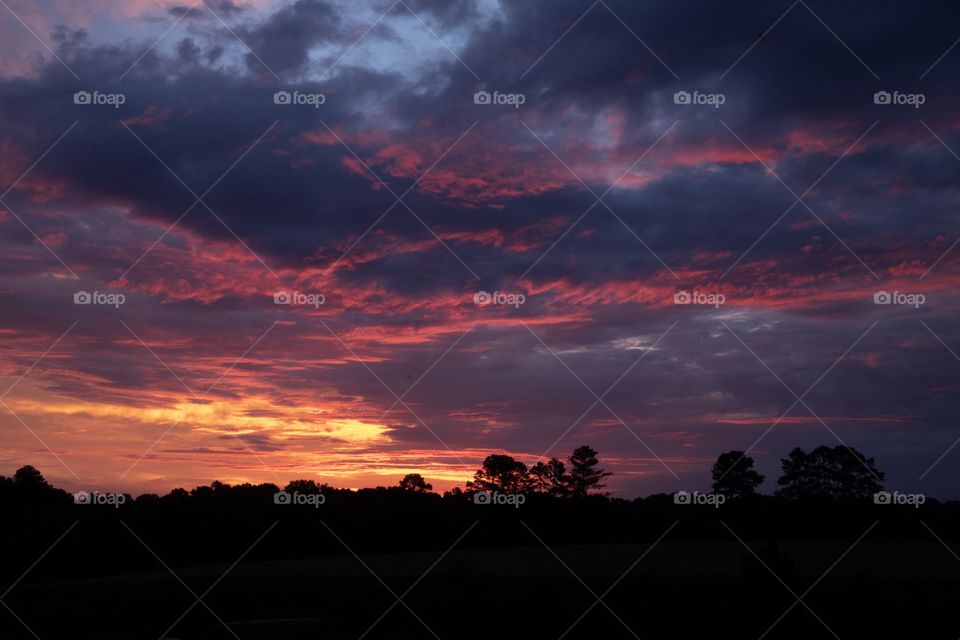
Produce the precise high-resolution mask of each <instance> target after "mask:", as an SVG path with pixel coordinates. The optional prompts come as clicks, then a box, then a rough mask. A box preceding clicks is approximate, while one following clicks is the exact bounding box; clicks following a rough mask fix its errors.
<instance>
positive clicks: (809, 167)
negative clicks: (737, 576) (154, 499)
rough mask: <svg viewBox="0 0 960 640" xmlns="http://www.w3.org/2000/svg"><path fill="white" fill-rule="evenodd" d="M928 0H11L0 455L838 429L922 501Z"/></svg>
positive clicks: (251, 470) (323, 452) (529, 446)
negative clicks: (866, 0) (906, 0)
mask: <svg viewBox="0 0 960 640" xmlns="http://www.w3.org/2000/svg"><path fill="white" fill-rule="evenodd" d="M956 17H957V11H956V9H954V8H952V7H950V6H948V5H943V4H941V3H926V2H919V3H913V4H912V5H911V6H910V7H904V6H902V4H899V3H898V4H894V3H892V2H883V3H878V4H874V5H871V7H870V8H869V10H867V9H864V8H862V7H858V6H856V5H855V4H854V3H840V4H836V3H833V4H830V3H820V2H808V3H803V2H801V3H796V4H790V3H764V2H752V3H747V4H744V3H737V4H736V6H734V5H733V4H730V3H711V4H705V5H702V6H698V7H692V6H687V5H679V4H677V3H670V2H645V3H636V2H626V1H620V2H618V1H613V0H611V1H608V2H601V3H597V4H593V5H591V4H590V3H584V2H580V1H573V0H569V1H566V0H563V1H551V2H521V3H508V2H496V1H495V0H489V1H482V0H476V1H471V2H461V3H448V2H439V1H434V0H419V1H416V2H415V1H412V0H406V1H401V2H398V3H393V2H387V1H384V2H377V1H371V2H367V3H360V4H359V5H358V4H357V3H354V2H349V3H348V2H345V1H334V0H330V1H327V2H322V1H315V2H312V1H308V0H298V1H295V2H277V3H274V2H253V3H235V2H210V3H207V4H198V5H195V6H191V5H190V4H189V3H182V2H168V3H134V4H129V3H128V4H125V5H124V8H123V9H122V10H121V9H118V8H116V7H113V6H112V5H110V6H107V5H105V4H103V3H89V4H88V5H86V8H85V9H83V10H81V9H77V8H76V7H72V6H71V7H67V6H66V5H64V4H63V3H57V2H46V3H34V4H30V5H28V4H25V3H11V4H10V11H8V12H7V17H5V18H3V20H2V21H0V33H2V34H3V41H4V42H8V43H15V46H16V51H14V50H13V49H11V50H10V51H6V49H4V53H3V64H2V65H0V73H2V76H0V182H2V183H3V186H0V194H2V197H0V200H2V202H3V206H2V207H0V266H2V268H0V338H2V342H0V366H2V374H3V375H4V376H5V380H6V381H7V384H6V385H5V386H4V387H3V388H2V389H0V400H2V402H3V405H5V406H0V409H2V412H3V413H2V415H0V426H2V428H3V429H4V438H3V441H2V447H0V461H3V462H4V464H5V466H6V467H14V466H18V465H20V464H26V463H31V464H35V465H37V466H40V467H42V468H43V469H44V471H45V472H46V473H47V474H48V475H49V476H50V477H52V478H55V479H57V480H58V481H61V483H62V484H65V485H70V484H73V485H76V486H78V487H82V486H86V485H90V484H100V485H109V486H117V485H122V486H125V487H129V488H131V490H134V491H136V490H143V489H147V488H151V489H164V488H169V486H170V485H172V484H181V483H182V484H196V483H203V482H208V481H210V480H212V479H222V480H241V479H260V480H271V481H280V480H283V481H286V480H288V479H290V478H293V477H304V476H310V477H313V476H320V477H321V478H322V479H324V480H326V481H328V482H331V483H334V484H342V485H344V486H364V485H370V484H377V483H392V482H394V481H395V480H396V479H397V478H398V477H399V476H401V475H402V474H403V473H406V472H408V471H413V470H417V471H421V472H423V473H424V475H426V476H428V477H429V478H430V479H431V480H434V481H435V484H436V485H437V486H438V487H448V486H451V485H453V484H457V483H460V482H462V481H463V480H465V479H467V477H468V476H469V475H470V472H471V470H472V469H473V468H475V467H476V466H477V465H478V464H479V462H480V461H481V460H482V458H483V457H484V456H485V455H488V454H489V453H491V452H508V453H510V454H511V455H515V456H517V457H519V458H521V459H523V460H525V461H527V462H531V461H534V460H536V459H537V458H538V457H539V456H544V455H546V456H549V455H562V454H565V453H566V452H568V451H569V450H571V449H572V448H573V447H575V446H577V445H579V444H582V443H590V444H591V445H593V446H594V447H595V448H597V449H598V450H600V452H601V454H602V457H603V459H604V462H605V463H606V464H607V465H608V466H609V467H610V468H611V469H612V470H613V471H615V473H616V475H615V476H614V478H613V479H612V480H611V488H612V489H613V490H614V491H615V492H617V493H618V494H622V495H636V494H640V493H647V492H652V491H657V490H664V491H667V490H675V489H678V488H682V487H694V486H703V485H704V484H705V482H706V479H707V477H708V474H709V468H710V465H711V464H712V461H713V459H714V458H715V457H716V455H717V454H719V453H721V452H722V451H725V450H729V449H751V451H752V455H754V456H755V457H756V458H757V459H758V466H759V467H760V468H761V470H762V471H763V472H764V473H767V474H768V476H771V477H775V475H776V472H777V465H778V460H779V458H780V457H781V456H784V455H785V454H786V453H787V451H789V449H790V448H792V447H794V446H805V447H806V446H813V445H815V444H821V443H826V444H834V443H836V441H837V440H840V441H842V442H844V443H846V444H849V445H850V446H855V447H857V448H858V449H860V450H863V451H866V452H868V453H869V454H870V455H873V456H875V457H876V458H877V460H878V461H879V463H880V465H881V467H882V468H885V469H886V470H887V471H888V476H889V479H890V482H891V484H892V485H896V487H897V488H899V489H902V490H912V489H915V488H922V490H924V491H926V492H929V493H931V494H940V495H944V496H953V497H955V490H954V489H952V487H953V486H955V483H954V482H953V481H954V480H955V478H954V477H953V475H955V474H953V472H952V471H951V468H952V466H953V465H951V463H950V460H951V458H952V457H953V456H954V455H960V454H957V453H956V452H955V451H951V446H952V445H953V444H954V442H955V440H956V438H957V437H960V433H958V432H957V428H956V424H955V421H954V420H953V414H954V413H955V412H954V411H953V408H954V407H955V406H956V405H955V402H956V399H957V393H958V390H960V385H958V383H957V382H956V379H957V378H956V376H958V375H960V362H958V358H957V356H956V353H955V352H956V350H957V349H958V348H960V327H958V326H957V323H956V320H955V318H956V312H957V303H956V299H955V295H954V292H955V291H956V287H957V284H958V281H960V277H958V264H960V250H956V251H955V250H954V244H955V243H956V242H957V239H958V237H960V225H958V221H960V219H958V215H957V213H958V212H957V202H958V200H957V196H958V182H957V180H956V176H957V172H958V170H960V157H958V156H957V151H956V150H960V120H958V119H957V116H956V111H955V109H954V108H953V107H954V105H955V104H956V102H957V98H958V95H957V93H958V89H957V88H956V86H955V83H953V82H951V80H952V78H953V77H954V76H955V75H956V71H957V66H958V64H960V62H958V56H960V54H958V53H957V50H954V49H953V48H952V45H953V44H954V43H955V40H956V37H957V34H956V33H955V32H954V31H953V27H952V25H955V24H956ZM20 20H22V21H23V23H21V21H20ZM24 23H25V24H26V25H27V26H29V27H30V29H32V30H33V31H34V32H35V35H36V37H34V35H33V34H31V32H30V30H29V29H27V28H26V27H25V25H24ZM38 38H39V40H38ZM40 40H42V43H41V42H40ZM5 47H6V45H5ZM47 47H49V50H48V48H47ZM78 292H86V293H88V294H89V297H84V296H83V295H82V294H81V296H80V297H79V298H78V299H77V300H76V302H79V303H83V302H86V301H87V300H89V301H90V302H91V304H76V303H75V295H76V294H78ZM882 292H887V294H888V295H886V296H885V295H884V294H883V293H882ZM487 294H489V295H487ZM875 298H876V300H875ZM478 302H480V303H486V302H490V303H489V304H478ZM688 302H689V303H690V304H680V303H688ZM8 387H9V388H10V390H9V391H8V392H4V391H3V389H7V388H8ZM945 452H947V453H946V457H943V458H941V456H943V455H944V453H945ZM771 481H772V480H771ZM771 481H768V485H769V483H770V482H771ZM770 486H772V485H770Z"/></svg>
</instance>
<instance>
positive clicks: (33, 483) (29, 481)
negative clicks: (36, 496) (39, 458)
mask: <svg viewBox="0 0 960 640" xmlns="http://www.w3.org/2000/svg"><path fill="white" fill-rule="evenodd" d="M13 486H14V487H16V488H17V489H18V490H21V491H48V490H50V489H52V488H53V487H51V486H50V483H49V482H47V480H46V478H44V477H43V474H42V473H40V471H38V470H37V469H36V468H35V467H31V466H30V465H26V466H23V467H20V468H19V469H17V470H16V472H15V473H14V474H13Z"/></svg>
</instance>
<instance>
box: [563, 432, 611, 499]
mask: <svg viewBox="0 0 960 640" xmlns="http://www.w3.org/2000/svg"><path fill="white" fill-rule="evenodd" d="M568 460H569V462H570V467H571V468H570V475H569V476H568V480H567V485H568V487H569V491H570V494H571V495H572V496H574V497H578V498H582V497H583V496H586V495H587V494H588V493H590V492H591V491H597V490H599V489H603V487H604V486H605V485H604V484H603V479H604V478H607V477H609V476H611V475H613V474H611V473H610V472H609V471H604V470H603V469H600V468H598V467H597V465H598V464H599V463H600V461H599V460H597V452H596V451H594V450H593V449H592V448H591V447H589V446H587V445H584V446H582V447H577V448H576V449H574V450H573V453H571V454H570V457H569V458H568Z"/></svg>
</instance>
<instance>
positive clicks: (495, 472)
mask: <svg viewBox="0 0 960 640" xmlns="http://www.w3.org/2000/svg"><path fill="white" fill-rule="evenodd" d="M780 463H781V470H782V474H781V476H780V478H779V479H778V480H777V485H778V489H777V490H776V491H775V493H774V495H775V496H776V497H778V498H782V499H785V500H817V499H832V500H837V501H854V500H864V499H869V498H871V497H872V496H873V495H874V494H876V493H877V492H880V491H882V490H883V480H884V473H883V472H882V471H880V470H879V469H878V468H877V465H876V461H875V460H874V459H873V458H872V457H867V456H865V455H864V454H862V453H860V452H859V451H857V450H856V449H853V448H850V447H846V446H835V447H827V446H820V447H816V448H815V449H813V450H812V451H809V452H807V451H804V450H803V449H800V448H795V449H793V450H792V451H791V452H790V453H789V455H788V456H787V457H786V458H784V459H782V460H781V461H780ZM611 475H612V473H610V472H609V471H606V470H604V469H603V468H601V467H600V460H599V454H598V453H597V451H596V450H594V449H593V448H592V447H590V446H587V445H584V446H581V447H577V448H576V449H575V450H574V451H573V452H572V453H571V454H570V455H569V456H568V457H567V458H566V460H560V459H558V458H551V459H550V460H548V461H546V462H544V461H539V462H536V463H534V464H532V465H531V466H529V467H528V466H527V465H526V464H524V463H523V462H521V461H519V460H516V459H514V458H513V457H512V456H509V455H505V454H492V455H489V456H487V457H486V458H485V459H484V461H483V464H482V466H481V467H480V469H477V471H476V472H475V473H474V474H473V479H472V480H470V481H469V482H467V483H466V488H465V489H461V488H460V487H455V488H453V489H452V490H449V491H446V492H444V493H443V494H442V497H443V498H444V499H452V500H458V499H465V498H469V497H470V496H471V495H472V494H474V493H477V492H480V491H486V492H497V493H505V494H528V495H529V494H534V495H537V496H541V497H543V498H545V499H547V498H554V499H562V500H569V499H583V498H586V497H588V496H591V497H593V498H595V499H596V498H599V499H608V497H609V496H608V494H607V493H605V492H604V491H603V489H604V488H605V486H606V485H605V482H604V481H605V480H606V479H607V478H608V477H610V476H611ZM712 479H713V484H712V489H713V491H714V492H715V493H719V494H723V495H724V496H726V497H727V498H729V499H750V498H754V497H756V496H758V495H759V492H758V489H759V487H760V485H761V484H762V483H763V481H764V479H765V477H764V476H763V475H762V474H760V473H759V472H757V471H756V469H755V468H754V460H753V458H751V457H750V456H748V455H746V453H745V452H743V451H737V450H734V451H728V452H726V453H722V454H720V456H719V457H718V458H717V461H716V462H715V463H714V465H713V468H712ZM279 491H280V488H279V487H278V486H277V485H275V484H272V483H263V484H257V485H254V484H250V483H244V484H240V485H233V486H231V485H229V484H226V483H223V482H220V481H214V482H212V483H211V484H210V485H207V486H199V487H195V488H194V489H192V490H190V491H187V490H186V489H183V488H176V489H173V490H172V491H170V493H168V494H166V495H164V496H159V495H156V494H144V495H141V496H138V497H137V498H136V500H135V501H136V502H137V503H147V504H149V503H153V502H161V501H162V502H168V503H181V504H182V503H186V502H189V501H193V502H201V503H202V502H203V501H205V500H213V499H217V498H222V497H225V496H229V497H230V498H231V500H236V501H241V502H242V501H244V500H246V499H248V498H249V499H254V498H256V499H262V498H263V499H265V498H268V497H269V495H272V494H276V493H277V492H279ZM283 491H285V492H289V493H293V492H297V493H300V494H324V495H327V494H329V495H331V496H346V495H348V494H360V495H364V494H369V493H377V494H383V495H384V496H387V497H388V496H389V495H393V494H404V495H409V494H421V495H426V494H431V493H432V491H433V485H431V484H430V483H429V482H427V481H426V479H425V478H424V477H423V476H422V475H421V474H419V473H411V474H407V475H406V476H404V477H403V479H401V480H400V482H399V484H398V485H395V486H393V487H377V488H375V489H361V490H360V491H357V492H353V491H350V490H346V489H338V488H335V487H331V486H329V485H326V484H320V483H317V482H316V481H314V480H306V479H300V480H293V481H291V482H289V483H288V484H287V485H286V486H285V487H284V488H283ZM432 495H436V494H432ZM7 499H24V500H30V501H37V502H41V503H42V502H48V503H51V502H52V503H67V502H72V501H73V496H72V495H71V494H69V493H67V492H66V491H63V490H61V489H57V488H56V487H53V486H52V485H50V484H49V483H48V482H47V480H46V479H44V477H43V475H42V474H41V473H40V471H38V470H37V469H35V468H34V467H32V466H24V467H21V468H20V469H18V470H17V471H16V473H15V474H14V475H13V476H12V477H5V476H2V475H0V500H7ZM128 501H134V499H133V498H132V496H129V500H128Z"/></svg>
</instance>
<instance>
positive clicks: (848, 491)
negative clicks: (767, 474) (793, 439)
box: [777, 445, 884, 500]
mask: <svg viewBox="0 0 960 640" xmlns="http://www.w3.org/2000/svg"><path fill="white" fill-rule="evenodd" d="M780 464H781V466H782V468H783V475H782V476H781V477H780V479H779V480H777V484H778V485H780V487H781V488H780V489H779V490H778V491H777V496H779V497H781V498H787V499H790V500H798V499H823V498H829V499H835V500H862V499H867V498H870V497H871V496H872V495H873V494H875V493H877V492H878V491H882V490H883V478H884V474H883V472H882V471H880V470H878V469H877V467H876V462H875V460H874V459H873V458H867V457H866V456H865V455H863V454H862V453H860V452H859V451H857V450H856V449H851V448H849V447H845V446H842V445H838V446H836V447H827V446H820V447H817V448H816V449H814V450H813V451H811V452H810V453H807V452H805V451H804V450H803V449H800V448H799V447H798V448H796V449H794V450H793V451H791V452H790V455H789V456H788V457H787V458H785V459H783V460H781V461H780Z"/></svg>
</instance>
